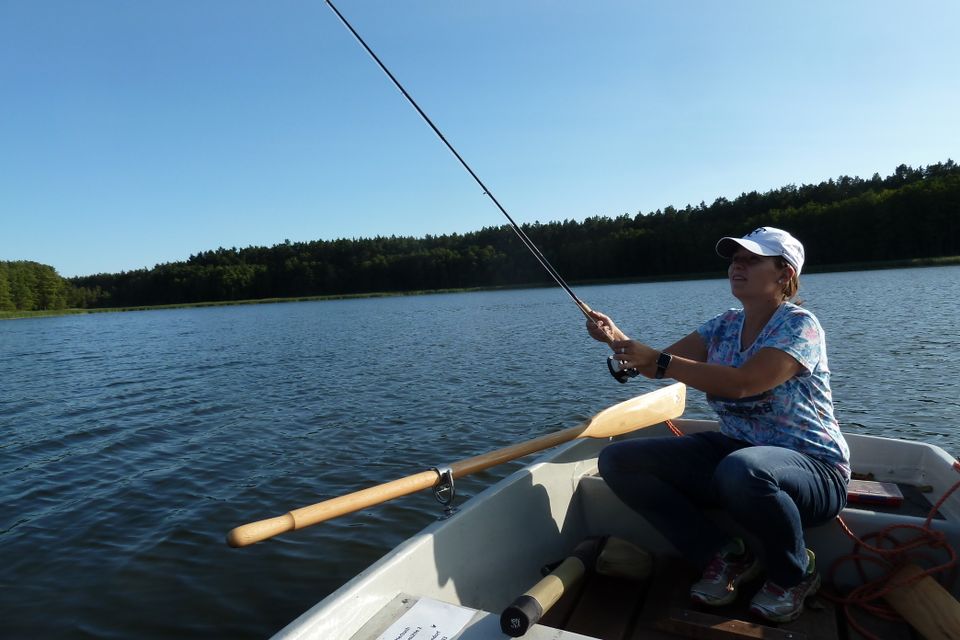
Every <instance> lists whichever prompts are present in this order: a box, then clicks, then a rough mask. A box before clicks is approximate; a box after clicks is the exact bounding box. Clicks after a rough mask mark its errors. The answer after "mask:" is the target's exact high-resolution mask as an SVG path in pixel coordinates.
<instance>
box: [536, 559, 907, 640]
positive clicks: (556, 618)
mask: <svg viewBox="0 0 960 640" xmlns="http://www.w3.org/2000/svg"><path fill="white" fill-rule="evenodd" d="M696 579H697V576H696V575H695V574H694V572H693V571H692V570H691V569H690V568H689V567H688V566H687V565H686V564H685V563H683V562H682V561H681V560H679V559H677V558H670V559H667V560H663V559H661V560H659V561H658V566H657V568H656V571H655V573H654V575H653V576H652V577H650V578H648V579H647V580H646V581H644V582H642V583H638V582H636V581H630V580H626V579H623V578H613V577H607V576H601V575H596V574H595V575H592V576H590V577H588V578H587V580H586V581H585V582H584V584H583V587H582V588H581V589H580V590H579V592H574V593H571V594H568V595H565V596H564V597H563V598H561V599H560V601H558V602H557V604H556V605H554V607H553V608H552V609H551V610H550V611H548V612H547V614H546V615H545V616H544V618H543V619H542V620H541V622H540V624H541V625H543V626H549V627H554V628H557V629H564V630H567V631H571V632H573V633H578V634H582V635H585V636H588V637H591V638H598V639H600V640H676V639H677V638H701V639H706V640H713V639H717V640H720V639H724V640H727V639H736V638H767V639H774V640H861V639H862V638H863V636H861V635H860V634H859V633H857V632H856V630H855V629H853V628H851V627H850V626H849V624H848V623H847V621H846V618H845V614H844V613H843V610H842V609H843V608H842V607H841V606H838V605H835V604H834V603H833V602H832V601H831V600H829V599H828V598H826V597H825V596H824V595H822V593H824V592H826V591H829V589H830V586H829V585H824V587H823V589H821V593H820V594H818V595H816V596H814V597H812V598H809V599H808V600H807V604H806V608H805V611H804V613H803V615H801V616H800V617H799V618H798V619H797V620H794V621H793V622H790V623H786V624H779V625H773V624H771V623H768V622H765V621H764V620H762V619H760V618H758V617H757V616H755V615H753V614H751V613H750V612H749V611H748V610H747V606H748V603H749V602H750V599H751V598H752V597H753V594H754V593H756V591H757V590H758V589H759V587H760V583H759V582H757V583H756V584H753V585H744V587H743V589H742V591H743V592H742V593H741V594H740V597H739V598H738V600H737V602H735V603H734V604H732V605H729V606H726V607H716V608H714V607H703V606H698V605H695V604H693V603H692V602H691V601H690V598H689V595H688V594H689V589H690V585H691V584H692V583H693V582H694V581H696ZM855 615H856V614H855ZM857 621H858V623H859V624H861V626H863V627H864V628H866V629H868V630H869V631H870V632H871V633H873V634H874V635H876V636H878V637H880V638H883V639H884V640H913V639H915V638H917V637H918V636H916V635H914V633H913V631H912V630H911V628H910V627H909V626H908V625H906V624H904V623H892V622H889V621H885V620H879V619H870V618H869V617H868V616H867V615H865V614H862V613H861V614H860V615H858V616H857Z"/></svg>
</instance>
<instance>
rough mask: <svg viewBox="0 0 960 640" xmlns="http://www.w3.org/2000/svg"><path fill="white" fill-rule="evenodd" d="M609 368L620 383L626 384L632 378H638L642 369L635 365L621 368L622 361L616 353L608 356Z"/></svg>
mask: <svg viewBox="0 0 960 640" xmlns="http://www.w3.org/2000/svg"><path fill="white" fill-rule="evenodd" d="M607 369H610V375H612V376H613V377H614V378H615V379H616V381H617V382H619V383H620V384H624V383H625V382H626V381H627V380H629V379H630V378H636V377H637V376H638V375H640V371H639V370H637V369H636V368H634V367H631V368H629V369H621V368H620V362H619V361H618V360H617V357H616V356H615V355H609V356H607Z"/></svg>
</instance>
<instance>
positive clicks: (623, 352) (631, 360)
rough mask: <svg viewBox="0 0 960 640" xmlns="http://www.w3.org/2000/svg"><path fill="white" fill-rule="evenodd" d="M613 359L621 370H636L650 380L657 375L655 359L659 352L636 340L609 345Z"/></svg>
mask: <svg viewBox="0 0 960 640" xmlns="http://www.w3.org/2000/svg"><path fill="white" fill-rule="evenodd" d="M610 348H611V349H613V353H614V354H615V355H614V358H616V359H617V361H618V362H620V368H621V369H636V370H637V371H639V372H640V374H641V375H644V376H646V377H648V378H652V377H653V376H654V375H655V374H656V373H657V358H659V357H660V352H659V351H657V350H656V349H654V348H652V347H648V346H647V345H645V344H643V343H642V342H637V341H636V340H629V339H627V340H614V341H613V342H611V343H610Z"/></svg>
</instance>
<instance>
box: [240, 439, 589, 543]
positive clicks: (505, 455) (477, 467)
mask: <svg viewBox="0 0 960 640" xmlns="http://www.w3.org/2000/svg"><path fill="white" fill-rule="evenodd" d="M583 429H584V425H580V426H577V427H571V428H570V429H565V430H563V431H558V432H557V433H551V434H547V435H545V436H541V437H539V438H535V439H533V440H529V441H527V442H521V443H519V444H515V445H511V446H509V447H504V448H503V449H498V450H496V451H491V452H490V453H484V454H481V455H479V456H474V457H472V458H467V459H466V460H460V461H459V462H454V463H453V464H451V465H450V469H451V471H452V472H453V477H454V478H462V477H464V476H467V475H470V474H472V473H477V472H478V471H483V470H484V469H489V468H490V467H493V466H496V465H498V464H502V463H504V462H509V461H511V460H516V459H517V458H522V457H523V456H526V455H529V454H531V453H536V452H537V451H543V450H544V449H549V448H550V447H555V446H557V445H559V444H563V443H564V442H569V441H570V440H573V439H574V438H576V437H577V435H579V434H580V433H581V432H582V431H583ZM437 480H438V477H437V472H436V471H433V470H430V471H421V472H420V473H415V474H413V475H411V476H406V477H404V478H400V479H398V480H393V481H391V482H386V483H384V484H379V485H377V486H375V487H369V488H367V489H361V490H360V491H355V492H353V493H349V494H347V495H345V496H339V497H337V498H331V499H330V500H324V501H323V502H318V503H316V504H313V505H310V506H307V507H301V508H299V509H294V510H293V511H289V512H288V513H285V514H284V515H282V516H277V517H275V518H267V519H265V520H258V521H257V522H251V523H249V524H245V525H241V526H239V527H237V528H235V529H234V530H233V531H231V532H230V533H229V534H227V543H228V544H229V545H230V546H231V547H246V546H249V545H251V544H254V543H257V542H262V541H263V540H267V539H269V538H272V537H274V536H277V535H280V534H281V533H286V532H288V531H296V530H297V529H303V528H305V527H309V526H311V525H315V524H319V523H321V522H325V521H327V520H332V519H333V518H338V517H340V516H343V515H346V514H348V513H353V512H354V511H360V510H361V509H366V508H367V507H372V506H374V505H377V504H380V503H382V502H387V501H388V500H393V499H394V498H400V497H403V496H408V495H410V494H411V493H416V492H418V491H422V490H424V489H428V488H430V487H432V486H434V485H435V484H436V483H437Z"/></svg>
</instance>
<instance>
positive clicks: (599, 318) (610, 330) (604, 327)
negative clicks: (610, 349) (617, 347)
mask: <svg viewBox="0 0 960 640" xmlns="http://www.w3.org/2000/svg"><path fill="white" fill-rule="evenodd" d="M589 315H590V318H591V319H590V320H587V333H589V334H590V337H591V338H593V339H594V340H596V341H597V342H604V343H607V344H609V343H611V342H613V341H614V340H627V339H628V338H627V336H626V334H624V333H623V331H620V329H618V328H617V325H615V324H614V323H613V320H611V319H610V316H608V315H606V314H603V313H600V312H599V311H594V310H593V309H591V310H590V311H589Z"/></svg>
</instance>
